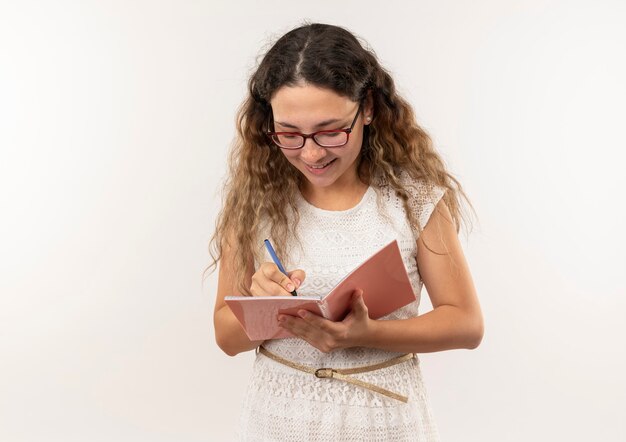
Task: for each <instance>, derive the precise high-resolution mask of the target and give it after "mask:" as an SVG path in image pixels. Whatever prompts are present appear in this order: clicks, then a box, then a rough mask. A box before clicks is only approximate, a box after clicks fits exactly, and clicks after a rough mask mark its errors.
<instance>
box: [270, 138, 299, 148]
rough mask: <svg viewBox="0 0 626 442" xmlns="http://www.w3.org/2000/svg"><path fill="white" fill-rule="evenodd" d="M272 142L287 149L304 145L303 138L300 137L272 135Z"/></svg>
mask: <svg viewBox="0 0 626 442" xmlns="http://www.w3.org/2000/svg"><path fill="white" fill-rule="evenodd" d="M272 140H273V141H274V143H276V144H278V145H279V146H280V147H285V148H287V149H289V148H291V149H293V148H296V147H300V146H302V144H303V143H302V141H303V138H302V136H300V135H272Z"/></svg>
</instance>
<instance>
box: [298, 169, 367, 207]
mask: <svg viewBox="0 0 626 442" xmlns="http://www.w3.org/2000/svg"><path fill="white" fill-rule="evenodd" d="M367 188H368V185H367V184H366V183H364V182H362V181H361V180H360V179H359V177H358V176H357V175H356V174H355V175H354V176H353V177H351V178H350V179H348V180H342V182H336V183H334V184H333V185H332V186H329V187H313V186H311V184H310V183H309V182H305V183H303V185H302V187H301V189H300V191H301V193H302V196H303V197H304V199H306V200H307V201H308V202H309V203H311V204H312V205H314V206H315V207H318V208H320V209H324V210H347V209H350V208H352V207H354V206H356V205H357V204H358V203H359V201H361V199H362V198H363V195H364V194H365V192H366V191H367Z"/></svg>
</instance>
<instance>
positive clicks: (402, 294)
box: [323, 240, 415, 321]
mask: <svg viewBox="0 0 626 442" xmlns="http://www.w3.org/2000/svg"><path fill="white" fill-rule="evenodd" d="M356 289H361V290H363V301H364V302H365V305H366V306H367V311H368V314H369V317H370V318H372V319H378V318H381V317H383V316H385V315H388V314H389V313H391V312H393V311H395V310H397V309H399V308H400V307H404V306H405V305H407V304H410V303H411V302H413V301H415V293H413V287H412V286H411V282H410V281H409V276H408V275H407V273H406V268H405V267H404V262H402V255H401V254H400V248H399V247H398V242H397V241H395V240H394V241H393V242H391V243H389V244H387V245H386V246H385V247H383V248H382V249H380V250H379V251H378V252H376V253H375V254H374V255H372V256H371V257H370V258H368V259H367V260H366V261H365V262H363V263H362V264H361V265H360V266H358V267H357V268H356V269H354V270H353V271H352V272H350V273H349V274H348V275H347V276H346V277H345V278H344V279H343V280H342V281H341V282H339V284H337V285H336V286H335V288H334V289H333V290H332V291H331V292H330V293H329V294H328V295H326V296H325V297H324V306H323V309H324V310H325V311H326V315H325V316H326V317H327V318H328V319H330V320H332V321H340V320H342V319H343V318H344V317H345V316H346V314H347V313H348V311H349V308H350V302H351V299H352V293H353V292H354V291H355V290H356Z"/></svg>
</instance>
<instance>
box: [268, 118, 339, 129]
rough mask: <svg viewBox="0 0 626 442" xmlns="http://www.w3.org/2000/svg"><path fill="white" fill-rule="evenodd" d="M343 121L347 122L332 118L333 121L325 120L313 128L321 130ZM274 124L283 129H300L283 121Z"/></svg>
mask: <svg viewBox="0 0 626 442" xmlns="http://www.w3.org/2000/svg"><path fill="white" fill-rule="evenodd" d="M341 121H345V120H341V119H339V118H332V119H330V120H324V121H322V122H320V123H318V124H316V125H315V126H313V127H314V128H315V129H318V128H320V127H323V126H328V125H329V124H333V123H339V122H341ZM274 124H280V125H281V126H283V127H288V128H290V129H298V126H294V125H293V124H290V123H285V122H282V121H274Z"/></svg>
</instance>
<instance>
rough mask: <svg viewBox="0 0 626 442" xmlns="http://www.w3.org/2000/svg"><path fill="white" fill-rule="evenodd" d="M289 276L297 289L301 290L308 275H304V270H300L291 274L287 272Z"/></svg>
mask: <svg viewBox="0 0 626 442" xmlns="http://www.w3.org/2000/svg"><path fill="white" fill-rule="evenodd" d="M287 274H288V275H289V278H291V280H292V281H293V283H294V284H295V285H296V288H299V287H300V285H302V281H304V279H305V278H306V273H304V270H300V269H297V270H292V271H291V272H287Z"/></svg>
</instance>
